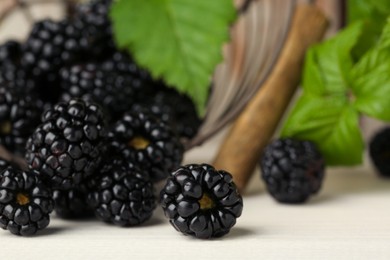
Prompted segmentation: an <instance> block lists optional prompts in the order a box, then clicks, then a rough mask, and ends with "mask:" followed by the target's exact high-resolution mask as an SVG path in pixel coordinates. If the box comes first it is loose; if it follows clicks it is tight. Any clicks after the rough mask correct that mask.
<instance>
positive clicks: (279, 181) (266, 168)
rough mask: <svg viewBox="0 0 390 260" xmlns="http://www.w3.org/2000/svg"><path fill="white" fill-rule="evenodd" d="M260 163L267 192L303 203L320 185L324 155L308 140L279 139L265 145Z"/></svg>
mask: <svg viewBox="0 0 390 260" xmlns="http://www.w3.org/2000/svg"><path fill="white" fill-rule="evenodd" d="M260 164H261V170H262V178H263V180H264V182H265V184H266V186H267V189H268V192H269V193H270V194H271V195H272V196H273V197H274V198H275V199H276V200H277V201H279V202H282V203H303V202H305V201H306V200H307V199H308V198H309V197H310V196H311V195H313V194H315V193H317V192H318V191H319V190H320V188H321V184H322V180H323V178H324V169H325V163H324V159H323V158H322V156H321V154H320V153H319V152H318V150H317V148H316V146H315V145H314V144H313V143H311V142H309V141H298V140H293V139H278V140H276V141H274V142H272V143H271V144H269V145H268V146H267V147H266V149H265V152H264V155H263V157H262V159H261V163H260Z"/></svg>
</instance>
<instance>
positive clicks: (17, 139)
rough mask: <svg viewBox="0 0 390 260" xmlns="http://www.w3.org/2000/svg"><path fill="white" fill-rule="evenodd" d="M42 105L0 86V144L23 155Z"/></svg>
mask: <svg viewBox="0 0 390 260" xmlns="http://www.w3.org/2000/svg"><path fill="white" fill-rule="evenodd" d="M41 112H42V103H41V102H40V101H39V100H34V98H33V97H32V96H29V95H19V94H18V93H16V91H14V90H13V89H8V88H6V87H1V86H0V144H1V145H3V146H5V147H6V148H7V149H8V150H9V151H11V152H14V153H17V154H23V153H24V147H25V145H26V141H27V138H28V137H29V136H30V134H31V133H32V131H33V129H34V128H35V127H36V126H37V125H38V124H39V118H40V115H41Z"/></svg>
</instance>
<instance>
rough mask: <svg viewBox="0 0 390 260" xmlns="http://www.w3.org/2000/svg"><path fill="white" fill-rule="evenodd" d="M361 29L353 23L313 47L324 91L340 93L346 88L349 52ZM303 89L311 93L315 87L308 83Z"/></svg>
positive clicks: (359, 25) (361, 27) (351, 61)
mask: <svg viewBox="0 0 390 260" xmlns="http://www.w3.org/2000/svg"><path fill="white" fill-rule="evenodd" d="M363 28H364V24H363V23H362V22H357V23H354V24H352V25H350V26H348V27H347V28H346V29H344V30H343V31H341V32H340V33H339V34H338V35H337V36H335V37H333V38H332V39H330V40H327V41H325V42H323V43H321V44H319V45H317V46H315V47H313V48H314V53H315V54H314V58H315V60H316V63H317V66H318V68H319V70H320V73H321V75H322V78H323V80H324V86H325V89H324V91H326V92H341V91H345V89H346V88H347V87H348V85H349V82H350V76H349V72H350V70H351V68H352V66H353V60H352V56H351V51H352V48H353V47H354V46H355V45H356V42H357V41H358V39H359V37H360V35H361V33H362V31H363ZM319 57H320V58H319ZM304 75H307V74H304ZM304 87H305V88H306V89H307V90H308V91H311V90H313V89H314V88H316V85H314V84H312V83H311V82H308V83H307V84H306V85H305V86H304ZM315 91H317V90H315Z"/></svg>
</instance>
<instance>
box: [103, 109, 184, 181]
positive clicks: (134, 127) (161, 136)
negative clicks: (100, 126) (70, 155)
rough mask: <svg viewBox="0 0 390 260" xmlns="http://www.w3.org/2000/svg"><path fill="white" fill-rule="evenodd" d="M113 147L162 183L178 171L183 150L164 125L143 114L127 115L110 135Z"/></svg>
mask: <svg viewBox="0 0 390 260" xmlns="http://www.w3.org/2000/svg"><path fill="white" fill-rule="evenodd" d="M108 138H109V142H110V146H111V148H112V149H114V150H115V151H119V152H120V153H121V154H122V155H123V156H124V157H125V158H126V159H127V160H128V161H130V162H133V163H135V164H136V165H137V166H138V167H140V168H141V170H144V171H147V172H149V173H150V177H151V180H152V181H154V182H156V181H160V180H162V179H164V178H166V177H168V175H169V174H170V173H171V172H172V171H173V170H175V169H176V168H177V167H178V166H179V165H180V163H181V161H182V159H183V153H184V149H183V146H182V144H181V143H180V140H179V139H178V137H176V136H175V134H174V133H173V132H172V131H171V129H170V128H169V127H168V125H166V124H165V123H163V122H161V121H160V120H158V119H157V118H155V117H154V116H153V115H151V114H150V113H148V112H144V111H137V112H129V113H126V114H125V115H124V116H123V118H122V119H121V120H119V121H118V122H117V123H116V124H115V126H114V128H113V129H112V130H111V131H110V132H109V134H108Z"/></svg>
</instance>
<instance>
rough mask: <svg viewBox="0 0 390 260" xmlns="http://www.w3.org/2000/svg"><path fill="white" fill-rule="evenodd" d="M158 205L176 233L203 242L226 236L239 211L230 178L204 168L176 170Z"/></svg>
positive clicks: (236, 193)
mask: <svg viewBox="0 0 390 260" xmlns="http://www.w3.org/2000/svg"><path fill="white" fill-rule="evenodd" d="M160 203H161V206H162V208H163V210H164V213H165V216H166V217H167V218H168V219H169V222H170V223H171V224H172V226H173V227H174V228H175V229H176V230H177V231H179V232H182V233H184V234H186V235H191V236H195V237H197V238H204V239H207V238H213V237H221V236H224V235H226V234H227V233H228V232H229V231H230V229H231V228H232V227H233V226H234V225H235V224H236V219H237V218H238V217H239V216H240V215H241V212H242V209H243V202H242V198H241V196H240V195H239V194H238V192H237V189H236V186H235V185H234V183H233V181H232V176H231V175H230V174H229V173H227V172H225V171H217V170H215V169H214V168H213V167H212V166H210V165H207V164H201V165H197V164H192V165H187V166H182V167H180V168H179V169H178V170H176V171H175V172H174V173H173V174H172V176H171V177H170V178H168V180H167V183H166V185H165V187H164V188H163V190H162V191H161V193H160Z"/></svg>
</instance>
